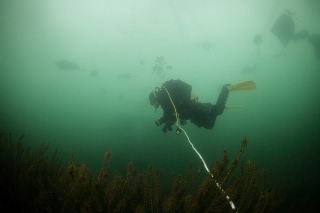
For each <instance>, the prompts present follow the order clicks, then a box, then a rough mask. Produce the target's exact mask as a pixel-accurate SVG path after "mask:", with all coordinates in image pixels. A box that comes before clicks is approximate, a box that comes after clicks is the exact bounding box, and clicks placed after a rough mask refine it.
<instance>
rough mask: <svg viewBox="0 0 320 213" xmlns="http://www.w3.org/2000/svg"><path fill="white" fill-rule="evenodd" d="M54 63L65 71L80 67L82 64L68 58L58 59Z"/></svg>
mask: <svg viewBox="0 0 320 213" xmlns="http://www.w3.org/2000/svg"><path fill="white" fill-rule="evenodd" d="M54 63H55V64H56V65H57V66H58V67H59V68H60V70H63V71H68V70H79V69H80V66H79V65H78V64H76V63H74V62H71V61H67V60H61V61H56V62H54Z"/></svg>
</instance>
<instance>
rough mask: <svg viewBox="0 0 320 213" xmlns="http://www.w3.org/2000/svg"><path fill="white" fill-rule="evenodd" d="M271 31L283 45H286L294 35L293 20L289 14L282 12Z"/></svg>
mask: <svg viewBox="0 0 320 213" xmlns="http://www.w3.org/2000/svg"><path fill="white" fill-rule="evenodd" d="M271 32H272V33H273V35H275V36H276V37H277V38H278V39H279V40H280V42H281V43H282V45H283V46H287V44H288V43H289V41H290V40H291V39H292V37H293V35H294V22H293V19H292V17H291V16H289V15H287V14H282V15H281V16H280V17H279V18H278V19H277V20H276V22H275V23H274V24H273V26H272V28H271Z"/></svg>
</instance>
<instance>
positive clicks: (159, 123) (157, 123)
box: [154, 118, 164, 126]
mask: <svg viewBox="0 0 320 213" xmlns="http://www.w3.org/2000/svg"><path fill="white" fill-rule="evenodd" d="M163 122H164V119H163V118H159V119H158V120H156V121H155V122H154V123H155V124H156V125H157V126H161V125H162V124H163Z"/></svg>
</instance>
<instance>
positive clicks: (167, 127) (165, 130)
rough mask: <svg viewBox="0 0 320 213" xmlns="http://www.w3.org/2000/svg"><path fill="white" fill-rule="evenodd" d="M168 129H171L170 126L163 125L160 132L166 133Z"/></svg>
mask: <svg viewBox="0 0 320 213" xmlns="http://www.w3.org/2000/svg"><path fill="white" fill-rule="evenodd" d="M168 130H169V131H172V128H171V126H168V125H165V126H164V127H163V128H162V132H164V133H166V132H167V131H168Z"/></svg>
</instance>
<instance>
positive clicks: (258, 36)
mask: <svg viewBox="0 0 320 213" xmlns="http://www.w3.org/2000/svg"><path fill="white" fill-rule="evenodd" d="M252 42H253V43H255V44H256V45H259V44H260V43H261V42H262V37H261V35H260V34H257V35H255V36H254V38H253V41H252Z"/></svg>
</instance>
